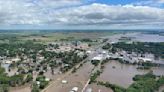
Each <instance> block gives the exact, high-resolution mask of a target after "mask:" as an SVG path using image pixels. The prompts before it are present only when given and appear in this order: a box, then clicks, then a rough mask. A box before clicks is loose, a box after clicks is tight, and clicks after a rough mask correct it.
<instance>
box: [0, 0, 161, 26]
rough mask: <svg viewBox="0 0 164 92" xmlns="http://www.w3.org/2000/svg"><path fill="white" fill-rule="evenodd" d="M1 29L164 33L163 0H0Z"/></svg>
mask: <svg viewBox="0 0 164 92" xmlns="http://www.w3.org/2000/svg"><path fill="white" fill-rule="evenodd" d="M0 29H164V0H0Z"/></svg>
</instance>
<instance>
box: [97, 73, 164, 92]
mask: <svg viewBox="0 0 164 92" xmlns="http://www.w3.org/2000/svg"><path fill="white" fill-rule="evenodd" d="M133 81H134V83H133V84H132V85H130V86H129V87H128V88H127V89H125V88H122V87H120V86H117V85H114V84H110V83H109V82H101V81H98V82H97V85H102V86H105V87H109V88H111V89H112V90H113V91H114V92H155V91H158V90H159V87H160V86H162V85H164V76H161V77H157V76H155V75H153V73H152V72H150V73H147V74H145V75H136V76H135V77H134V78H133Z"/></svg>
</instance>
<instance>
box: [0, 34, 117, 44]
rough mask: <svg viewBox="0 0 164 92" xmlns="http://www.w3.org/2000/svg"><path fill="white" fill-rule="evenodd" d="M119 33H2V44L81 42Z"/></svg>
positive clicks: (0, 39)
mask: <svg viewBox="0 0 164 92" xmlns="http://www.w3.org/2000/svg"><path fill="white" fill-rule="evenodd" d="M117 33H119V32H48V33H42V32H41V33H39V32H37V33H35V32H34V33H33V32H29V33H28V32H19V33H0V42H4V41H6V39H7V40H8V39H9V40H14V39H15V40H16V41H27V40H32V41H35V42H52V41H60V40H68V41H69V40H79V39H84V38H89V39H94V40H96V39H98V38H100V37H103V36H109V35H114V34H117Z"/></svg>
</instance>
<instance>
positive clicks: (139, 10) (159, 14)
mask: <svg viewBox="0 0 164 92" xmlns="http://www.w3.org/2000/svg"><path fill="white" fill-rule="evenodd" d="M163 14H164V10H163V9H160V8H153V7H148V6H133V5H123V6H121V5H105V4H96V3H95V4H91V5H86V6H80V7H76V8H70V9H66V10H61V11H56V12H54V13H53V14H52V15H51V16H55V18H52V19H51V20H52V22H51V23H53V22H54V23H61V24H62V23H64V24H83V25H85V24H90V25H91V24H131V23H135V24H144V23H145V24H150V23H163V22H164V17H163Z"/></svg>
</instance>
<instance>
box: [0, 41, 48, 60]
mask: <svg viewBox="0 0 164 92" xmlns="http://www.w3.org/2000/svg"><path fill="white" fill-rule="evenodd" d="M44 48H45V46H44V45H43V44H37V43H33V42H32V41H27V42H25V43H0V56H7V57H15V56H16V55H21V54H25V55H27V56H30V54H35V53H37V52H38V51H39V50H44Z"/></svg>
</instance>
